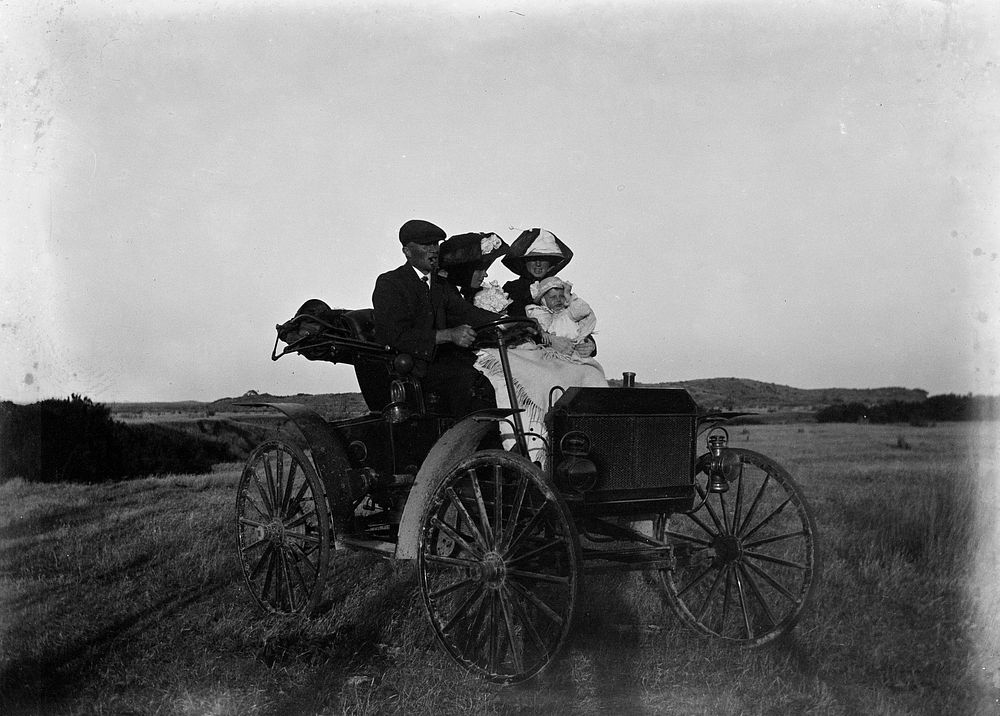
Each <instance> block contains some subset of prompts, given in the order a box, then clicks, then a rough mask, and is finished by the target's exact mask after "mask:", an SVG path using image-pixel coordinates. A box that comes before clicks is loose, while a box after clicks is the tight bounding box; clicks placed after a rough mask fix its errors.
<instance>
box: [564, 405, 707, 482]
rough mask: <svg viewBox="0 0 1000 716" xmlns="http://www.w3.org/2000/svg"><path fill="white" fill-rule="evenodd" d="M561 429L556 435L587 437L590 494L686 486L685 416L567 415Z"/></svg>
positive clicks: (690, 438) (689, 456)
mask: <svg viewBox="0 0 1000 716" xmlns="http://www.w3.org/2000/svg"><path fill="white" fill-rule="evenodd" d="M560 422H563V421H560ZM563 426H564V427H563ZM563 426H561V427H563V429H562V430H560V431H559V432H560V434H565V432H567V431H569V430H581V431H583V432H584V433H586V434H587V435H588V436H589V437H590V440H591V451H590V459H591V460H593V462H594V464H595V465H596V466H597V472H598V482H597V485H596V486H595V491H601V490H635V489H649V488H657V487H670V486H675V485H687V484H690V481H691V471H692V467H693V464H694V452H693V451H694V447H693V446H694V433H693V431H694V419H693V418H692V417H691V416H686V415H685V416H663V415H650V416H642V415H640V416H607V415H596V416H573V417H567V419H566V420H565V422H563ZM560 457H561V456H560Z"/></svg>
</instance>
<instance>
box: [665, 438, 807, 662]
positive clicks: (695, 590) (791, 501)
mask: <svg viewBox="0 0 1000 716" xmlns="http://www.w3.org/2000/svg"><path fill="white" fill-rule="evenodd" d="M731 452H732V453H735V454H736V455H738V456H739V459H740V463H739V467H738V469H737V470H736V471H735V477H734V478H733V480H732V481H731V483H730V484H729V490H728V491H727V492H723V493H707V483H708V479H707V476H706V475H705V474H704V473H699V474H698V475H697V476H696V478H695V489H696V490H697V493H698V495H697V498H698V500H701V499H702V498H705V496H706V494H707V499H706V500H705V502H704V505H703V506H702V507H701V508H700V509H698V510H696V511H695V512H693V513H691V514H681V513H678V514H673V515H663V516H661V517H660V518H659V519H657V520H656V523H655V526H654V532H655V536H656V537H657V539H659V540H662V541H664V542H665V543H668V544H672V545H673V561H674V566H673V568H672V569H669V570H663V571H661V572H659V575H660V584H661V585H662V588H663V589H664V591H665V593H666V596H667V599H668V601H669V603H670V605H671V606H672V607H673V609H674V611H675V612H676V613H677V615H678V616H679V617H680V618H681V619H682V620H683V621H684V622H685V623H687V624H688V625H689V626H691V627H693V628H694V629H696V630H697V631H699V632H701V633H703V634H708V635H711V636H713V637H717V638H721V639H724V640H727V641H731V642H737V643H739V644H743V645H746V646H760V645H762V644H766V643H767V642H769V641H771V640H773V639H775V638H777V637H778V636H779V635H781V634H783V633H785V632H787V631H788V630H789V629H791V628H792V627H793V626H794V624H795V622H796V620H797V619H798V618H799V616H800V614H801V613H802V610H803V609H804V608H805V606H806V604H807V602H808V601H809V599H810V598H811V596H812V594H813V591H814V590H815V588H816V580H817V579H818V576H819V571H820V566H819V555H818V553H817V546H816V523H815V521H814V520H813V517H812V514H811V513H810V512H809V508H808V507H807V505H806V501H805V498H804V497H803V495H802V492H801V490H800V489H799V488H798V486H797V485H796V484H795V483H794V482H793V481H792V478H791V476H790V475H789V474H788V472H786V471H785V469H784V468H782V467H781V466H780V465H778V463H776V462H774V461H773V460H771V459H769V458H767V457H765V456H763V455H761V454H759V453H756V452H752V451H750V450H742V449H732V450H731Z"/></svg>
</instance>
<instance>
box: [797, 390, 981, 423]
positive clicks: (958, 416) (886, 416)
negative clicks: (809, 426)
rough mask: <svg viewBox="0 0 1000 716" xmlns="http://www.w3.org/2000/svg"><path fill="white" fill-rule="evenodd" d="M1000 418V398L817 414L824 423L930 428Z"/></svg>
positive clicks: (846, 407)
mask: <svg viewBox="0 0 1000 716" xmlns="http://www.w3.org/2000/svg"><path fill="white" fill-rule="evenodd" d="M998 418H1000V396H994V395H971V394H970V395H954V394H952V393H948V394H945V395H932V396H930V397H929V398H927V399H926V400H923V401H916V402H905V401H902V400H893V401H890V402H888V403H879V404H876V405H865V404H864V403H844V404H838V405H830V406H828V407H826V408H823V409H822V410H820V411H819V412H817V413H816V420H817V422H820V423H858V422H867V423H909V424H910V425H914V426H923V425H928V424H929V423H931V422H935V421H956V420H997V419H998Z"/></svg>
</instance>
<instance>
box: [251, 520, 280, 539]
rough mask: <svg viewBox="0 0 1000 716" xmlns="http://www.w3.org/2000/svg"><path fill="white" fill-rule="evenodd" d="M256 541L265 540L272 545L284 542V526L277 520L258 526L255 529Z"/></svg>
mask: <svg viewBox="0 0 1000 716" xmlns="http://www.w3.org/2000/svg"><path fill="white" fill-rule="evenodd" d="M257 539H259V540H265V539H266V540H268V541H269V542H271V543H272V544H281V543H282V542H284V541H285V526H284V525H283V524H282V522H281V520H278V519H275V520H271V521H270V522H268V523H267V524H264V525H260V526H258V527H257Z"/></svg>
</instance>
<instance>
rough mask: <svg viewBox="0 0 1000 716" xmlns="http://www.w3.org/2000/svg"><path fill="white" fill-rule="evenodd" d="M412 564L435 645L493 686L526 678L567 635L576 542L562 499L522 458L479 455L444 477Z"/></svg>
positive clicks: (490, 452)
mask: <svg viewBox="0 0 1000 716" xmlns="http://www.w3.org/2000/svg"><path fill="white" fill-rule="evenodd" d="M417 564H418V573H419V576H420V590H421V593H422V595H423V599H424V604H425V606H426V608H427V613H428V615H429V616H430V620H431V624H432V625H433V627H434V631H435V633H436V634H437V637H438V640H439V641H440V642H441V644H442V645H443V646H444V648H445V649H446V650H447V651H448V653H449V654H450V655H451V657H452V658H453V659H454V660H455V661H457V662H458V663H459V664H461V665H462V666H464V667H465V668H466V669H468V670H469V671H471V672H473V673H475V674H478V675H479V676H482V677H484V678H486V679H489V680H490V681H494V682H498V683H512V682H516V681H522V680H524V679H527V678H530V677H531V676H533V675H534V674H536V673H538V672H539V671H540V670H541V669H542V668H544V667H545V666H546V665H547V664H548V663H549V662H550V661H551V660H552V659H553V658H554V657H555V655H556V654H557V653H558V651H559V649H560V648H561V646H562V644H563V642H564V641H565V639H566V636H567V634H568V633H569V629H570V622H571V620H572V617H573V609H574V606H575V603H576V598H577V591H578V588H579V580H580V545H579V540H578V538H577V534H576V529H575V528H574V526H573V522H572V519H571V517H570V515H569V512H568V510H567V508H566V505H565V503H564V502H563V501H562V498H560V497H559V495H558V494H557V493H556V492H555V490H554V489H552V487H551V486H550V485H549V484H548V482H547V481H546V480H545V479H544V477H542V474H541V472H540V471H539V470H538V468H536V467H535V466H534V465H532V464H531V463H530V462H528V461H527V460H525V459H524V458H523V457H520V456H517V455H512V454H511V453H508V452H504V451H500V450H487V451H482V452H477V453H475V454H474V455H472V456H470V457H469V458H467V459H466V460H464V461H463V462H461V463H460V464H459V465H458V466H456V467H455V468H454V469H453V470H452V471H451V472H449V473H448V474H447V475H445V477H444V479H442V480H441V481H440V483H439V484H438V486H437V488H436V489H435V491H434V493H433V495H432V498H431V502H430V503H429V507H428V509H427V510H426V512H425V513H424V516H423V519H422V523H421V531H420V544H419V551H418V554H417Z"/></svg>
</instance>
